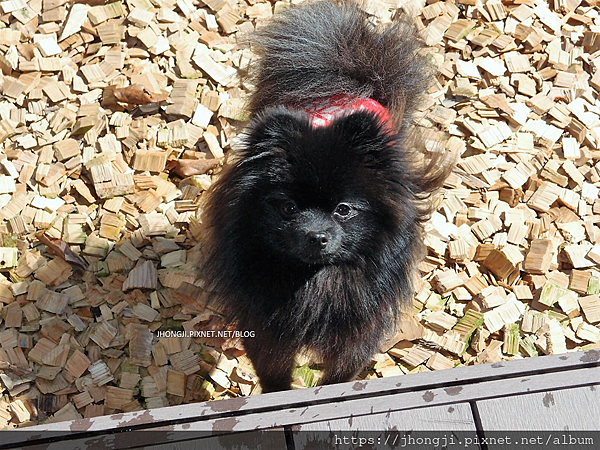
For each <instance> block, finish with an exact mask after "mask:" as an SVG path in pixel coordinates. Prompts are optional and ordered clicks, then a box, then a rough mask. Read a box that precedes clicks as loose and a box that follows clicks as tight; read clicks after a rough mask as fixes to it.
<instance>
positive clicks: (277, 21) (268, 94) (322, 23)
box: [249, 1, 431, 123]
mask: <svg viewBox="0 0 600 450" xmlns="http://www.w3.org/2000/svg"><path fill="white" fill-rule="evenodd" d="M254 44H255V46H254V48H253V50H254V52H255V53H256V54H257V55H258V57H259V58H258V61H257V62H256V63H255V66H254V68H253V70H254V73H253V81H254V84H255V86H256V91H255V93H254V94H253V95H252V96H251V98H250V103H249V109H250V111H251V112H252V113H257V112H259V111H261V110H263V109H264V108H265V107H268V106H276V105H290V104H291V105H293V104H299V103H304V102H307V101H311V100H315V99H317V98H320V97H328V96H332V95H335V94H340V93H345V94H348V95H353V96H357V97H359V96H362V97H371V98H373V99H375V100H377V101H378V102H379V103H381V104H382V105H383V106H385V107H386V108H388V110H390V112H391V113H392V114H393V115H394V116H395V118H396V120H397V121H398V122H399V123H405V122H406V121H405V120H403V119H405V118H407V117H408V116H410V115H411V114H412V113H413V112H414V108H415V106H416V104H417V102H418V99H419V96H420V95H421V94H423V93H424V91H425V90H426V89H427V87H428V85H429V83H430V81H431V71H430V68H429V64H428V61H427V58H426V57H425V56H423V55H422V54H419V50H420V49H421V48H423V44H422V42H421V41H420V39H419V38H418V34H417V31H416V29H415V28H414V26H412V25H410V24H409V23H408V22H407V21H405V20H402V19H400V20H396V21H395V22H394V23H393V24H391V25H387V26H379V27H378V26H375V25H373V24H372V23H371V22H370V21H369V17H368V15H367V14H366V13H365V12H364V11H362V10H361V9H360V8H359V7H358V6H356V5H355V4H354V3H350V2H340V3H339V4H338V3H335V2H333V1H318V2H306V3H303V4H301V5H300V6H296V7H290V8H288V9H286V10H284V11H283V12H281V13H278V14H277V15H276V16H275V18H274V19H273V20H272V21H271V22H270V23H269V24H268V25H267V26H266V27H264V28H263V29H261V30H259V31H258V32H257V35H256V37H255V40H254Z"/></svg>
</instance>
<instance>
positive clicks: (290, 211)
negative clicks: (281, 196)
mask: <svg viewBox="0 0 600 450" xmlns="http://www.w3.org/2000/svg"><path fill="white" fill-rule="evenodd" d="M279 211H280V212H281V215H282V216H284V217H288V218H291V217H294V216H295V215H296V214H298V212H299V210H298V206H297V205H296V204H295V203H294V202H291V201H290V202H285V203H284V204H283V205H281V206H280V208H279Z"/></svg>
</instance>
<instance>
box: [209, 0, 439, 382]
mask: <svg viewBox="0 0 600 450" xmlns="http://www.w3.org/2000/svg"><path fill="white" fill-rule="evenodd" d="M406 27H407V25H405V24H396V25H393V26H390V27H388V28H386V29H383V30H378V29H376V28H374V27H373V26H371V25H370V23H369V22H368V21H367V17H366V15H365V14H364V13H362V12H361V11H360V10H359V9H358V8H357V7H355V6H353V5H351V4H341V5H336V4H334V3H331V2H318V3H310V4H303V5H302V6H300V7H294V8H290V9H289V10H287V11H286V12H285V13H282V14H281V16H278V17H277V18H276V19H275V20H274V21H273V23H272V24H271V25H269V26H267V27H266V28H265V29H264V30H263V31H262V32H261V34H260V36H261V37H260V38H259V40H258V42H259V43H260V45H261V46H260V47H259V51H258V53H259V55H261V59H259V61H258V63H257V64H258V67H257V69H256V74H257V75H256V77H255V82H256V92H255V93H254V95H253V96H252V98H251V109H252V120H251V122H250V125H249V127H248V129H247V132H246V136H245V140H244V143H243V146H242V148H241V149H240V156H241V158H240V159H239V160H238V161H237V162H235V163H233V164H231V165H230V166H229V167H226V168H225V170H224V171H223V173H222V175H221V176H220V178H219V179H218V181H217V182H216V183H215V184H214V185H213V187H212V188H211V191H210V192H209V193H208V201H207V203H206V205H205V208H204V212H203V216H202V218H203V221H204V224H205V235H204V239H203V250H204V252H205V263H204V268H203V271H204V272H203V276H204V278H205V280H206V287H207V289H208V290H209V291H211V292H212V294H213V296H214V297H215V299H216V300H217V301H219V302H220V304H222V305H224V307H225V311H226V313H227V314H229V316H230V318H231V319H232V320H234V321H235V322H236V323H237V326H238V328H239V329H240V330H249V331H250V330H252V331H255V332H256V337H255V338H247V339H245V340H244V346H245V348H246V351H247V353H248V356H249V357H250V359H251V360H252V362H253V365H254V367H255V369H256V371H257V374H258V376H259V378H260V382H261V385H262V387H263V390H264V391H276V390H283V389H288V388H289V386H290V382H291V373H292V370H293V367H294V357H295V355H296V354H297V353H298V352H299V351H301V350H303V349H305V348H309V349H311V350H313V351H315V352H316V353H317V354H318V355H319V356H320V357H321V358H322V360H323V362H324V379H323V383H334V382H341V381H347V380H350V379H352V378H353V377H354V376H356V374H357V373H358V372H359V371H360V370H361V369H362V368H363V367H364V366H365V364H366V363H368V362H369V360H370V358H371V357H372V356H373V354H374V353H376V352H377V351H378V350H379V346H380V344H381V341H382V340H383V338H384V337H385V335H386V333H389V332H390V330H392V329H393V327H394V324H395V321H396V318H397V316H398V313H399V311H400V307H401V304H402V302H403V301H404V302H406V301H408V300H409V299H410V298H411V297H412V293H413V291H412V286H411V281H412V273H413V268H414V266H415V260H416V259H417V258H418V255H419V253H420V249H421V241H422V239H421V223H422V221H423V220H424V219H425V218H426V217H427V214H428V212H429V204H428V203H427V202H426V201H425V200H426V199H427V198H428V196H429V195H430V193H431V192H432V191H433V190H434V189H435V188H436V187H437V186H439V184H440V182H441V181H442V179H443V174H442V173H441V172H440V171H437V172H435V173H434V172H432V171H431V169H430V168H423V167H422V166H419V165H418V164H416V163H415V151H414V150H413V149H410V148H409V147H410V144H409V142H408V139H407V137H406V136H407V135H408V134H407V132H406V130H405V127H404V126H399V127H398V132H397V133H395V132H390V131H389V129H388V128H386V124H383V123H381V121H380V119H379V118H377V117H375V116H374V115H373V114H372V113H369V112H355V113H353V114H350V115H346V116H342V117H338V118H336V119H334V121H333V123H332V124H331V125H329V126H327V127H322V128H313V127H312V126H311V124H310V120H309V117H308V116H307V114H306V113H305V112H303V111H301V110H298V109H296V108H295V107H294V105H301V104H302V103H304V102H305V101H307V100H311V99H315V98H319V97H324V96H329V95H333V94H337V93H340V92H344V93H347V94H352V95H356V96H359V95H362V96H371V97H372V98H375V99H376V100H378V101H379V102H380V103H382V104H384V105H386V106H389V107H390V108H393V107H397V109H396V111H400V113H399V116H400V120H398V123H399V122H404V120H403V118H402V117H401V116H406V115H407V114H409V112H412V108H413V106H414V102H415V99H416V97H417V94H419V93H421V92H422V91H423V90H424V89H425V87H426V85H427V79H426V78H424V76H423V73H424V72H422V73H421V74H419V73H417V72H418V71H419V70H421V69H423V68H424V67H425V65H424V63H423V62H422V61H421V60H420V59H419V58H417V57H416V55H415V51H416V50H417V49H418V48H419V44H418V43H417V40H416V37H415V35H414V33H412V32H411V33H408V32H407V31H406V29H407V28H406ZM337 64H341V66H340V67H339V68H336V65H337ZM424 170H425V172H424Z"/></svg>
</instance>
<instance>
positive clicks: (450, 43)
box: [0, 0, 600, 429]
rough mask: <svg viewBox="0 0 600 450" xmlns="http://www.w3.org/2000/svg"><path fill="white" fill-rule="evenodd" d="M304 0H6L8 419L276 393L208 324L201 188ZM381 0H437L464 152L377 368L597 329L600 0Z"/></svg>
mask: <svg viewBox="0 0 600 450" xmlns="http://www.w3.org/2000/svg"><path fill="white" fill-rule="evenodd" d="M288 6H289V4H288V3H287V2H283V1H279V2H276V3H269V2H265V1H258V0H256V1H255V0H247V1H245V0H202V1H201V0H124V1H116V2H113V3H107V4H104V2H102V0H76V1H65V0H29V1H27V0H5V1H0V429H2V428H13V427H16V426H26V425H30V424H37V423H49V422H57V421H63V420H71V419H77V418H82V417H87V418H89V417H94V416H99V415H104V414H110V413H113V412H120V411H125V412H126V411H136V410H143V409H148V408H158V407H162V406H168V405H176V404H181V403H188V402H195V401H202V400H208V399H221V398H229V397H234V396H239V395H250V394H251V393H257V392H259V389H258V386H257V385H256V377H255V376H254V375H253V373H252V369H251V366H250V364H249V362H248V360H247V359H246V357H245V356H244V355H243V351H242V349H241V348H240V346H239V344H238V343H237V342H236V341H235V340H232V339H208V338H198V337H191V336H190V334H191V332H192V331H195V330H198V329H203V330H208V329H211V327H217V326H218V325H219V319H218V316H216V315H215V313H214V312H213V311H211V310H209V309H206V308H205V307H204V303H205V300H206V298H205V294H204V292H203V290H202V288H201V286H202V278H201V274H200V273H199V271H198V265H197V263H198V260H199V251H200V249H199V246H198V245H197V242H198V240H201V235H200V233H199V227H198V225H199V221H200V210H199V209H198V207H199V205H200V202H201V200H202V193H203V192H204V191H205V190H206V189H207V188H208V187H209V186H210V184H211V182H212V179H213V175H214V174H218V171H219V169H220V167H221V165H222V163H223V160H224V158H225V157H226V154H227V152H228V150H229V149H230V147H231V143H232V140H233V139H234V138H235V131H234V130H236V129H239V125H240V124H242V123H243V121H244V119H245V117H246V114H245V113H244V110H243V105H244V96H245V95H246V93H247V92H248V90H249V89H251V86H248V85H246V84H244V83H243V82H240V79H239V77H238V73H239V72H240V71H243V69H244V68H245V67H246V66H247V64H248V63H249V62H250V61H251V59H252V53H251V51H250V50H249V49H247V48H244V47H242V46H241V45H239V44H240V43H241V42H243V41H245V36H247V35H248V33H249V32H252V30H253V29H254V28H255V27H256V26H260V25H262V24H263V23H264V22H265V21H267V20H268V19H269V18H270V17H271V16H272V15H273V14H277V11H279V10H280V9H281V8H285V7H288ZM365 7H366V9H367V10H368V12H369V13H371V14H372V15H373V16H374V19H375V20H379V21H383V22H386V21H390V20H392V19H393V17H394V16H395V15H396V14H401V15H402V14H406V15H409V16H411V17H414V18H416V21H417V23H418V26H419V28H420V29H421V31H422V34H423V37H424V39H425V40H426V42H427V44H428V45H429V46H430V52H431V57H432V58H433V60H434V61H435V63H436V64H437V65H438V66H439V68H440V75H439V77H438V79H437V83H436V85H435V86H433V87H432V89H431V90H430V98H429V103H428V104H427V105H424V108H423V112H422V115H421V116H422V117H418V118H417V120H418V121H419V123H420V124H421V125H425V126H431V127H438V128H442V129H444V130H446V131H447V132H448V133H449V135H450V136H451V137H450V139H449V140H448V141H447V142H446V143H445V145H446V148H447V149H448V150H451V151H455V152H458V153H459V154H460V155H461V157H460V159H459V161H458V164H457V166H456V168H455V170H454V172H453V173H452V175H451V176H450V178H449V179H448V181H447V183H446V189H445V191H444V193H443V195H442V198H441V199H440V202H439V208H438V210H437V212H436V213H434V215H433V217H432V219H431V222H430V223H429V224H428V227H427V237H426V244H427V248H428V256H427V258H426V260H425V261H424V262H423V263H422V264H421V265H420V267H419V268H420V271H421V272H420V275H421V277H420V278H419V280H420V281H419V285H418V292H417V293H416V297H415V301H414V314H412V315H411V314H406V315H405V316H404V318H403V320H402V323H401V332H400V333H399V334H398V335H397V336H396V337H395V338H394V339H393V340H391V341H390V342H389V345H388V346H387V347H386V348H385V349H383V350H384V352H383V353H381V354H379V355H377V356H376V358H375V361H374V362H373V365H372V367H371V369H370V370H368V371H366V372H365V373H364V374H363V378H373V377H379V376H393V375H402V374H405V373H413V372H422V371H429V370H438V369H446V368H452V367H455V366H457V365H471V364H479V363H485V362H497V361H501V360H507V359H514V358H524V357H534V356H537V355H543V354H555V353H563V352H567V351H579V350H583V349H590V348H598V347H599V342H600V328H599V327H598V324H599V323H600V297H599V295H598V294H599V292H600V273H599V271H598V264H600V228H598V222H600V198H599V189H600V151H599V150H598V149H597V148H598V143H599V142H598V141H599V139H600V100H599V91H600V70H598V66H599V64H600V10H599V8H598V5H597V2H596V1H594V0H587V1H579V0H554V1H552V2H549V3H548V2H545V1H541V0H540V1H533V0H531V1H530V0H519V1H515V2H510V1H500V0H488V1H481V0H460V1H456V2H453V1H439V2H435V1H432V2H427V3H426V2H424V1H417V0H408V1H403V0H399V1H392V0H385V1H377V0H372V1H367V2H366V3H365ZM304 363H305V361H304V362H301V363H300V364H301V365H300V366H299V368H298V370H297V373H296V375H297V384H298V385H299V386H302V385H305V386H306V385H312V384H314V383H315V381H317V380H318V376H319V371H318V370H316V369H315V368H314V367H313V368H311V367H309V366H308V365H306V364H304Z"/></svg>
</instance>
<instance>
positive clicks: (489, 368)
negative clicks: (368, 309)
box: [29, 350, 600, 434]
mask: <svg viewBox="0 0 600 450" xmlns="http://www.w3.org/2000/svg"><path fill="white" fill-rule="evenodd" d="M599 364H600V350H590V351H587V352H574V353H566V354H563V355H552V356H542V357H537V358H526V359H522V360H514V361H508V362H502V363H494V364H484V365H480V366H470V367H458V368H455V369H448V370H441V371H433V372H428V373H421V374H414V375H405V376H399V377H390V378H380V379H377V380H370V381H357V382H350V383H341V384H336V385H330V386H320V387H316V388H310V389H301V390H295V391H289V392H284V393H281V392H277V393H271V394H262V395H258V396H252V397H244V398H237V399H231V400H223V401H218V402H214V401H213V402H202V403H195V404H186V405H180V406H171V407H166V408H157V409H154V410H147V411H143V412H132V413H124V414H113V415H109V416H101V417H94V418H92V419H83V420H75V421H70V422H59V423H56V424H48V425H38V426H35V427H30V428H29V429H30V430H32V431H42V430H52V431H65V432H68V433H71V434H72V433H76V432H89V431H98V430H106V429H114V428H120V427H122V428H130V427H132V426H142V425H148V426H155V425H157V424H161V423H162V424H165V423H177V422H181V421H182V420H190V421H192V420H202V419H209V418H210V419H213V418H217V417H219V416H224V415H226V414H227V415H231V414H232V413H233V414H242V413H252V412H262V411H273V410H277V409H282V408H289V407H290V405H298V407H301V406H303V405H306V406H308V405H312V404H316V403H328V402H330V401H336V402H337V401H340V400H351V399H355V398H362V397H378V396H384V395H389V394H396V393H402V392H412V391H415V390H422V389H436V388H438V387H441V386H455V385H463V384H467V383H470V382H474V381H477V380H482V379H506V378H509V377H516V376H527V375H528V374H531V375H533V374H535V373H538V372H543V371H561V370H569V369H575V368H580V367H589V366H597V365H599Z"/></svg>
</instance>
